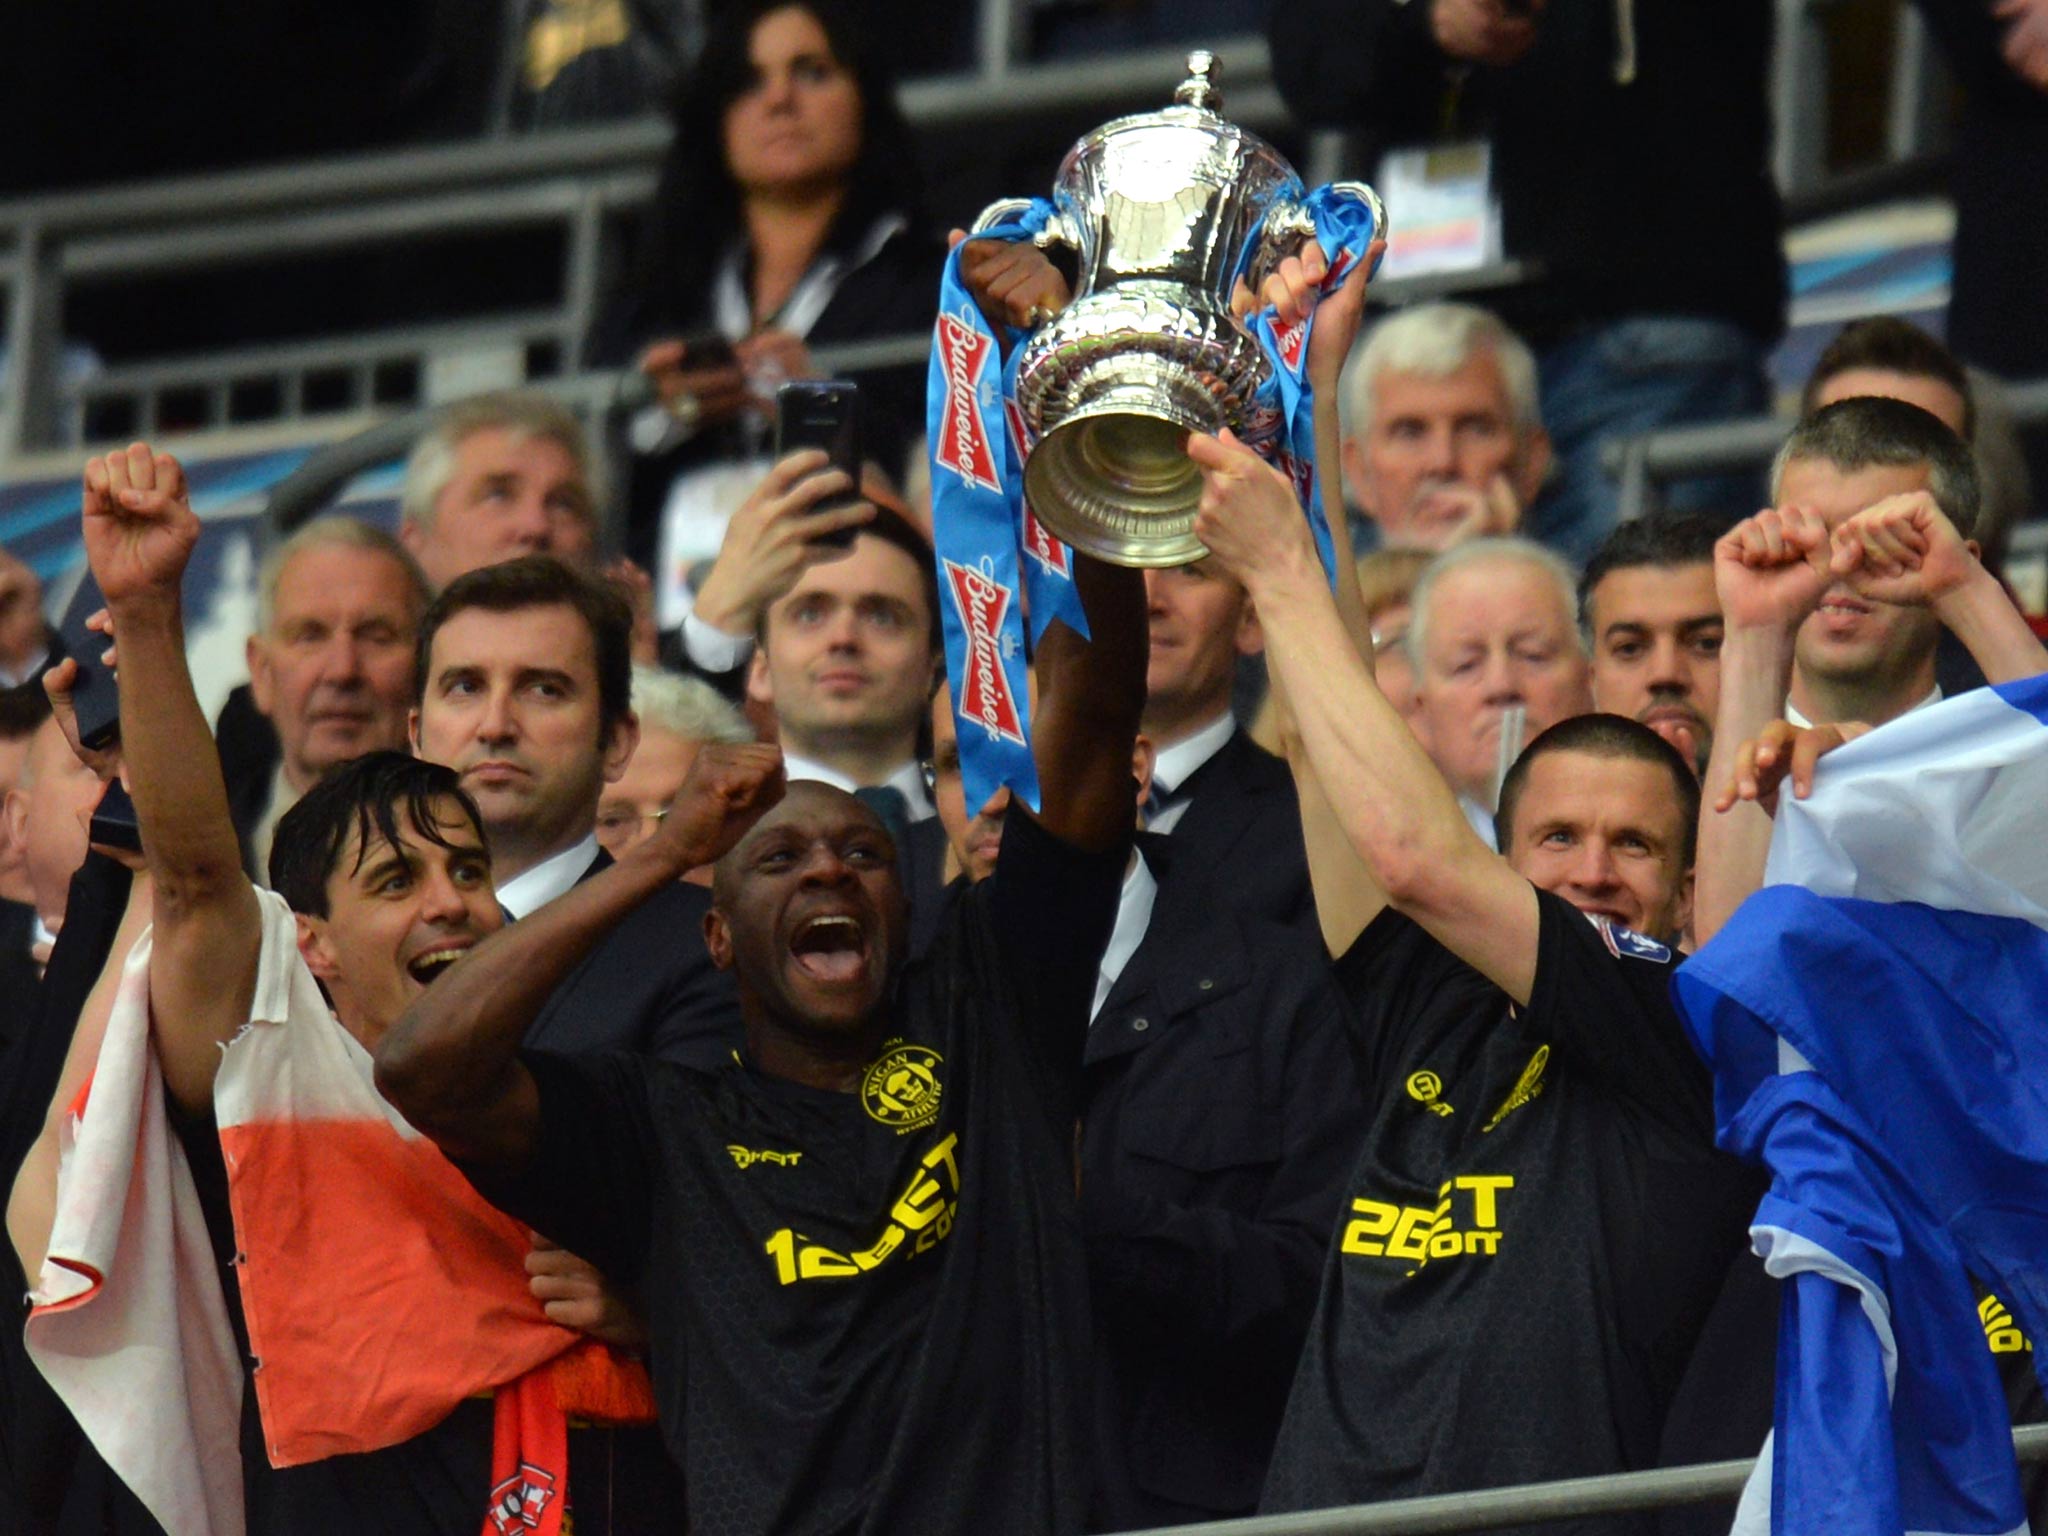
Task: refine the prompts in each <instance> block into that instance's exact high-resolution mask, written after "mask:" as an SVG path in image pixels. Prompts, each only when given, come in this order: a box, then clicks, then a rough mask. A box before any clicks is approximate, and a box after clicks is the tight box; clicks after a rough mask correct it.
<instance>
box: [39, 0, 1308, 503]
mask: <svg viewBox="0 0 2048 1536" xmlns="http://www.w3.org/2000/svg"><path fill="white" fill-rule="evenodd" d="M983 15H984V19H985V20H986V19H987V18H990V17H996V18H1009V20H1008V21H1006V22H1003V23H1002V25H1004V26H1007V27H1009V28H1010V30H1011V31H1012V32H1014V31H1015V28H1016V27H1017V26H1018V25H1021V21H1020V20H1019V18H1021V17H1022V16H1023V15H1024V9H1023V7H1022V5H1021V3H1019V0H985V5H984V11H983ZM989 25H995V23H993V22H991V23H989ZM983 42H984V46H983V49H982V54H981V59H980V68H979V69H978V70H977V71H976V72H975V73H972V74H963V75H957V76H948V77H944V78H939V79H931V80H923V81H914V82H911V83H910V84H908V85H906V86H904V87H903V89H902V92H901V97H902V101H903V105H904V109H905V111H906V113H907V114H908V116H909V117H910V120H911V122H912V123H913V124H914V125H915V126H916V127H918V128H919V129H921V130H925V131H933V130H940V129H945V128H949V127H955V126H965V125H969V124H976V125H982V124H989V123H1000V122H1009V121H1015V120H1019V119H1029V118H1031V117H1033V116H1039V115H1043V114H1046V113H1049V112H1063V111H1079V110H1086V111H1088V112H1091V113H1092V112H1096V111H1101V112H1102V113H1104V114H1105V115H1106V114H1108V113H1111V112H1115V111H1120V110H1124V109H1126V108H1129V107H1136V106H1141V105H1145V104H1148V103H1154V102H1156V101H1157V100H1158V99H1160V98H1161V97H1162V95H1163V93H1164V91H1165V90H1166V89H1168V88H1169V87H1170V86H1171V84H1172V83H1173V82H1174V81H1176V80H1178V79H1179V78H1180V76H1181V74H1182V72H1183V67H1184V64H1185V58H1186V52H1185V49H1184V48H1182V47H1179V46H1174V47H1159V48H1148V49H1145V50H1142V51H1136V52H1128V53H1119V54H1114V55H1108V56H1104V57H1100V58H1091V59H1078V60H1073V61H1064V62H1060V63H1056V64H1019V63H1017V62H1016V58H1017V53H1018V50H1017V48H1016V46H1015V40H1014V38H1010V39H1009V40H1008V41H1005V42H1003V44H1002V46H1000V47H999V46H997V39H995V38H993V37H992V36H990V35H988V34H987V33H985V34H984V39H983ZM1213 46H1214V47H1215V49H1216V51H1217V52H1218V53H1219V54H1220V55H1222V56H1223V57H1224V58H1225V59H1227V60H1228V61H1229V65H1230V87H1231V95H1230V109H1231V116H1232V117H1233V118H1235V119H1236V120H1238V121H1240V122H1243V123H1246V124H1247V125H1249V126H1252V127H1259V128H1265V129H1268V130H1270V129H1272V128H1274V127H1276V126H1278V125H1281V124H1284V123H1285V121H1286V115H1285V111H1284V109H1283V108H1282V106H1281V103H1280V98H1279V95H1278V93H1277V92H1275V91H1274V90H1273V88H1272V83H1271V78H1272V77H1271V69H1270V65H1269V61H1268V58H1267V52H1266V44H1265V39H1264V38H1262V37H1259V36H1257V35H1251V34H1246V35H1239V36H1234V37H1228V38H1222V39H1217V40H1215V41H1214V44H1213ZM668 141H669V128H668V125H667V123H666V122H664V121H660V120H654V121H640V122H633V123H626V124H621V125H615V126H607V127H596V128H583V129H567V130H560V131H554V132H549V133H537V134H534V135H531V136H529V137H524V138H517V139H499V140H486V141H480V142H475V143H465V144H452V145H443V146H436V147H432V148H425V149H414V150H406V151H402V152H399V153H390V154H378V155H362V156H351V157H347V158H337V159H333V160H326V161H319V162H314V163H310V164H305V165H292V166H280V167H274V168H264V169H258V170H251V171H239V172H235V173H233V174H227V175H214V176H197V177H187V178H180V179H177V180H167V181H160V182H152V183H145V184H140V185H135V186H125V187H112V188H106V189H97V190H93V191H87V192H75V193H65V194H61V195H58V196H53V197H43V198H36V199H33V200H26V201H14V202H5V203H0V287H4V288H5V289H6V291H7V308H6V311H5V314H6V323H5V330H4V334H5V336H6V338H7V341H8V346H7V351H6V369H5V373H4V376H0V467H4V466H7V465H9V464H10V463H11V462H12V461H14V460H15V459H17V458H18V457H20V456H21V455H22V454H23V453H25V452H28V451H31V450H34V449H36V448H41V447H48V446H55V445H57V444H59V443H61V442H64V441H66V440H67V439H68V440H74V441H75V440H76V439H77V438H78V436H79V430H78V429H79V427H80V424H81V422H82V420H83V417H84V413H85V412H86V410H87V409H88V407H89V406H99V405H102V404H104V403H106V402H108V401H110V400H128V401H132V402H133V403H134V409H133V419H134V421H135V422H136V424H137V426H138V427H147V426H149V425H151V424H153V423H155V422H157V421H160V420H161V419H163V417H164V415H165V412H164V409H163V404H164V401H165V400H166V398H167V397H170V396H172V395H173V394H174V393H177V392H189V393H194V394H196V395H197V396H198V409H197V411H196V412H195V411H189V410H188V411H183V412H180V413H179V414H180V415H181V416H183V417H184V418H186V421H187V424H189V425H192V426H197V427H211V426H220V425H232V424H234V423H235V421H236V420H237V415H236V411H235V409H234V398H235V391H236V389H237V387H238V386H242V385H249V384H252V383H253V384H255V385H256V386H257V388H256V389H254V390H251V391H246V392H249V393H252V394H257V395H261V396H264V397H266V398H269V399H272V400H273V401H274V404H275V410H274V412H271V411H268V410H266V412H265V413H264V416H263V419H272V420H289V419H293V416H294V414H295V413H299V414H305V415H312V414H316V411H315V410H314V409H313V408H312V407H314V406H315V405H318V406H319V411H318V412H317V413H327V412H334V411H347V410H360V409H362V408H363V407H364V406H365V405H368V404H385V405H391V406H399V407H402V406H407V405H421V404H431V403H433V401H434V398H435V396H434V392H433V391H432V390H431V389H429V388H427V387H425V383H424V381H425V380H426V379H427V375H428V373H429V369H430V366H431V364H432V362H433V360H434V359H435V358H436V357H437V356H442V355H449V354H459V353H462V352H470V353H475V352H478V351H489V350H492V349H494V348H496V349H503V348H506V347H512V346H517V347H519V348H521V349H532V348H540V347H544V348H547V349H549V350H550V352H551V355H552V357H553V358H554V360H555V361H554V365H553V367H552V368H549V369H545V370H541V371H543V372H548V373H562V372H566V371H568V370H571V369H574V368H576V367H577V366H579V365H580V362H581V360H582V358H583V356H584V353H585V349H586V344H587V342H588V340H589V337H590V334H591V331H592V328H593V327H594V325H595V323H596V320H597V315H598V305H599V302H600V298H601V295H600V280H601V275H602V274H603V273H604V272H605V271H607V270H608V269H609V266H610V264H611V262H612V261H613V258H614V256H615V254H616V253H615V252H614V250H613V246H614V245H615V243H616V238H617V229H616V226H617V225H618V223H619V219H618V217H617V216H618V215H620V214H622V213H625V212H628V211H630V210H633V209H637V208H639V207H641V206H643V205H644V204H645V203H646V202H647V200H648V198H649V197H650V196H651V195H652V194H653V190H654V184H655V177H656V173H657V171H658V168H659V166H660V162H661V158H662V155H663V153H664V152H665V150H666V149H667V145H668ZM534 228H544V229H552V230H557V231H560V232H561V234H562V236H563V248H564V252H565V255H564V258H563V270H562V274H561V282H560V286H559V291H560V293H561V295H562V298H561V300H560V302H559V303H558V304H557V305H556V306H555V307H554V308H553V309H550V310H547V311H545V312H542V313H537V314H528V315H523V316H509V317H508V316H499V317H495V318H493V319H489V320H479V321H476V322H473V323H470V324H467V325H463V326H455V327H448V326H440V327H431V328H425V329H421V328H411V329H403V330H400V329H394V330H392V331H389V332H387V333H384V334H379V335H374V336H370V337H357V338H350V339H347V340H342V341H334V342H329V341H326V340H321V341H314V342H306V343H295V344H291V345H285V346H275V347H262V348H251V349H245V350H242V351H238V352H235V353H232V354H219V355H213V356H206V357H188V358H181V359H177V360H174V361H169V362H152V363H149V364H140V365H123V366H119V367H113V368H108V369H106V370H104V371H103V372H102V373H101V374H100V375H99V376H98V377H97V378H96V379H95V380H94V381H93V382H92V383H91V384H90V385H88V386H87V387H86V388H85V389H84V390H83V391H82V392H81V393H80V394H78V395H76V396H74V397H72V398H69V399H67V398H65V397H64V394H63V391H62V390H61V389H60V387H59V383H58V367H59V363H60V358H61V351H62V341H63V337H62V318H63V310H64V294H65V291H66V288H67V286H68V285H69V284H72V283H75V282H78V281H80V280H86V279H97V280H104V279H108V278H113V277H137V276H153V275H160V274H165V273H174V272H183V271H190V270H195V269H203V268H208V267H219V266H224V265H231V264H234V263H239V262H249V261H258V260H270V259H276V258H282V257H290V256H295V255H301V254H305V253H309V252H335V251H347V250H352V249H361V248H364V247H367V246H371V245H376V244H384V243H392V242H399V241H406V240H420V239H425V238H429V237H439V236H444V235H448V234H454V233H477V232H492V231H515V230H531V229H534ZM337 357H339V358H340V359H341V362H342V370H341V371H342V374H343V376H344V379H353V380H356V381H357V382H356V383H354V384H352V385H350V386H349V387H347V388H343V389H339V390H334V389H329V388H326V387H324V386H325V380H324V378H323V375H324V374H326V373H331V372H333V371H334V369H333V364H334V361H335V359H336V358H337ZM378 365H384V366H386V367H389V368H394V369H395V370H396V371H397V372H400V373H403V372H406V371H409V372H410V374H411V377H412V379H413V380H414V381H415V382H414V383H413V384H412V385H411V386H410V387H404V388H398V389H395V390H393V391H390V392H389V394H390V398H384V399H378V398H376V396H377V394H378V391H377V390H376V389H375V388H374V387H373V385H374V381H371V382H369V383H365V382H362V379H363V376H364V375H365V371H366V370H371V369H374V368H375V367H376V366H378ZM529 372H530V371H529V370H522V371H520V372H518V373H517V374H515V375H514V378H523V377H527V376H529ZM511 381H512V380H507V382H511ZM323 402H324V403H323Z"/></svg>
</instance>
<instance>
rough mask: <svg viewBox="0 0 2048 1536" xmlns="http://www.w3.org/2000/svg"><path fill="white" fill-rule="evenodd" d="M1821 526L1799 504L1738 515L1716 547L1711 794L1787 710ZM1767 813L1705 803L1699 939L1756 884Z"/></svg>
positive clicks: (1822, 560) (1824, 581)
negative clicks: (1717, 680) (1717, 695)
mask: <svg viewBox="0 0 2048 1536" xmlns="http://www.w3.org/2000/svg"><path fill="white" fill-rule="evenodd" d="M1827 560H1828V531H1827V525H1826V524H1825V523H1823V522H1822V521H1821V519H1820V516H1819V514H1817V513H1814V512H1811V511H1808V510H1806V509H1805V508H1802V507H1786V508H1782V509H1775V508H1774V509H1771V510H1767V511H1764V512H1759V513H1758V514H1757V515H1756V516H1755V517H1751V518H1745V519H1744V520H1743V521H1742V522H1740V523H1738V524H1736V525H1735V527H1734V528H1732V529H1730V530H1729V532H1728V533H1727V534H1726V535H1725V536H1723V538H1722V539H1721V541H1720V543H1718V544H1716V545H1715V546H1714V588H1715V591H1716V593H1717V594H1718V596H1719V597H1720V600H1721V618H1722V621H1723V623H1724V625H1725V631H1724V632H1725V636H1726V638H1725V639H1724V640H1723V641H1722V645H1721V705H1720V709H1719V711H1718V713H1717V714H1716V716H1715V720H1714V751H1713V755H1712V757H1711V758H1709V760H1708V762H1707V772H1706V784H1707V786H1708V789H1709V791H1710V793H1711V792H1712V791H1713V790H1715V789H1717V788H1718V787H1720V786H1722V785H1725V784H1728V783H1730V782H1731V781H1733V780H1735V779H1736V777H1737V775H1736V765H1737V761H1738V758H1739V756H1740V754H1741V751H1742V747H1743V744H1744V743H1745V742H1749V741H1753V740H1755V739H1756V738H1758V737H1759V736H1761V735H1763V733H1764V730H1765V728H1766V727H1767V726H1768V725H1769V724H1770V723H1771V722H1772V721H1774V720H1779V719H1782V718H1783V716H1784V713H1785V697H1786V694H1787V692H1788V691H1789V689H1790V687H1791V681H1792V643H1793V639H1794V637H1795V636H1796V635H1797V634H1798V632H1799V626H1800V625H1801V624H1802V623H1803V622H1805V619H1806V616H1807V615H1808V614H1809V613H1811V612H1812V611H1813V608H1814V605H1815V604H1817V603H1818V602H1819V601H1820V596H1821V593H1822V592H1824V591H1825V590H1826V589H1827V585H1828V580H1829V577H1828V570H1827ZM1770 851H1771V819H1770V817H1769V815H1768V814H1766V813H1765V811H1764V810H1763V809H1762V808H1761V807H1760V806H1757V805H1755V804H1749V803H1743V804H1732V805H1731V806H1730V808H1729V809H1728V810H1727V811H1725V812H1723V811H1719V810H1716V809H1713V808H1711V807H1705V806H1703V807H1702V809H1701V813H1700V831H1699V858H1698V864H1697V866H1696V870H1697V873H1696V874H1695V876H1694V886H1693V937H1694V939H1695V940H1696V941H1697V942H1698V943H1700V944H1704V943H1706V942H1707V940H1709V939H1711V938H1712V937H1713V936H1714V935H1715V934H1717V933H1719V932H1720V931H1721V925H1722V924H1723V923H1725V922H1727V921H1728V919H1729V917H1730V916H1731V915H1733V913H1734V911H1735V909H1736V908H1737V907H1739V906H1741V905H1742V903H1743V902H1744V901H1745V900H1747V899H1748V897H1749V896H1750V894H1751V893H1752V892H1753V891H1755V890H1756V888H1757V887H1758V886H1759V885H1761V884H1762V883H1763V877H1764V861H1765V859H1766V858H1767V857H1768V856H1769V854H1770Z"/></svg>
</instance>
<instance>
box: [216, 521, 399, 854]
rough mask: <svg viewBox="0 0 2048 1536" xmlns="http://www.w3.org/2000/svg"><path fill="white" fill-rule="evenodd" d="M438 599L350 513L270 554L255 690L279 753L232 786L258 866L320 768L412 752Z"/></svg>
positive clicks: (247, 846) (238, 825)
mask: <svg viewBox="0 0 2048 1536" xmlns="http://www.w3.org/2000/svg"><path fill="white" fill-rule="evenodd" d="M430 596H431V593H430V592H429V591H428V588H427V579H426V576H425V575H424V574H423V573H422V572H421V571H420V568H419V565H418V564H417V563H416V562H415V561H414V560H413V558H412V556H411V555H410V554H408V553H407V552H406V549H405V546H403V545H402V544H400V543H399V542H398V541H397V540H396V539H394V538H392V537H391V535H390V534H388V533H386V532H384V531H383V530H382V529H381V528H376V527H373V526H371V525H370V524H368V523H365V522H362V521H361V520H359V519H357V518H353V517H322V518H316V519H314V520H313V521H312V522H310V523H307V524H306V525H305V526H304V527H303V528H301V529H299V531H298V532H296V533H294V534H293V535H292V536H291V537H290V538H288V539H286V540H285V541H284V542H283V543H282V544H280V545H278V546H277V548H275V549H273V550H272V551H271V552H270V553H269V554H268V555H267V556H265V557H264V561H263V569H262V571H261V573H260V574H259V576H258V578H257V595H256V603H257V607H256V615H257V617H256V633H255V634H253V635H251V636H250V637H249V647H248V649H249V687H250V698H251V702H252V703H253V704H254V705H255V708H256V711H257V713H259V714H261V715H262V716H263V717H264V718H265V719H267V720H268V721H269V722H270V724H271V725H272V727H273V728H274V729H275V731H276V738H277V742H278V746H279V750H278V752H277V753H276V754H275V756H274V757H273V756H270V755H269V754H266V755H265V760H266V761H267V762H268V763H269V764H270V768H269V771H268V772H260V771H258V772H248V771H243V772H238V773H236V774H234V775H232V776H231V778H230V782H229V786H228V799H229V806H230V809H231V810H232V812H233V814H234V818H235V833H236V836H237V837H239V838H240V840H241V844H242V862H243V864H244V866H245V867H246V868H247V869H248V870H249V872H250V873H251V874H252V875H260V874H261V872H262V871H263V869H264V868H265V866H266V865H268V863H269V862H270V839H271V835H272V833H273V832H274V831H275V830H276V828H277V821H278V818H279V817H280V816H282V815H284V813H285V812H286V811H288V810H290V809H291V808H292V806H293V805H295V804H297V803H298V799H299V796H301V795H303V794H304V793H305V792H306V791H307V790H308V789H311V788H312V787H313V783H314V781H315V780H317V779H318V778H319V777H320V775H321V774H323V773H325V772H326V771H327V770H328V769H329V768H332V767H333V766H334V765H335V764H337V763H343V762H347V761H348V760H349V759H350V758H352V757H360V756H361V755H362V754H363V753H365V752H374V751H378V750H384V751H403V750H404V748H405V728H406V713H407V711H408V710H409V709H410V707H411V705H412V695H413V683H412V667H413V636H414V632H415V631H416V630H417V629H418V627H419V619H420V614H421V612H422V611H424V610H425V608H426V606H427V601H428V598H429V597H430ZM247 766H249V767H255V766H257V765H256V764H255V762H254V759H248V760H247Z"/></svg>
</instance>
